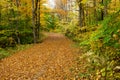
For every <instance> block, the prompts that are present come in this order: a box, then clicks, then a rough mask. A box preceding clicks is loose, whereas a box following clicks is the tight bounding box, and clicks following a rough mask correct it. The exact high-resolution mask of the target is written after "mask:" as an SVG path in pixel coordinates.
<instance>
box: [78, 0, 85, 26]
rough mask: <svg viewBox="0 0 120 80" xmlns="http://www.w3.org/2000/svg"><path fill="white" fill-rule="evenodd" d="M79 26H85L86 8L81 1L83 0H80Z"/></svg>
mask: <svg viewBox="0 0 120 80" xmlns="http://www.w3.org/2000/svg"><path fill="white" fill-rule="evenodd" d="M78 6H79V26H80V27H83V26H84V9H83V6H82V3H81V0H80V1H79V5H78Z"/></svg>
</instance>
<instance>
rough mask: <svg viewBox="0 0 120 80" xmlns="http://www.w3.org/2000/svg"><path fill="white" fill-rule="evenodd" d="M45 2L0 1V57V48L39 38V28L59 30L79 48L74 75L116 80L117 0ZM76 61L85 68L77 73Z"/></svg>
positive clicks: (119, 53) (119, 48)
mask: <svg viewBox="0 0 120 80" xmlns="http://www.w3.org/2000/svg"><path fill="white" fill-rule="evenodd" d="M47 3H48V1H46V0H1V1H0V51H1V54H0V58H3V57H5V56H6V54H5V53H4V52H2V51H3V50H4V49H6V48H10V47H16V46H17V45H20V44H24V45H25V44H32V43H39V42H41V40H42V37H43V34H42V32H46V31H47V32H60V33H62V34H64V35H66V36H67V37H69V38H70V39H72V40H73V41H74V42H75V43H76V46H77V47H79V48H80V49H82V52H83V56H82V57H79V58H78V60H77V61H78V64H77V68H78V69H77V70H76V68H74V69H73V71H72V72H73V75H74V76H78V78H79V77H83V78H87V80H119V79H120V76H119V75H120V73H119V71H120V0H54V4H55V5H54V7H52V8H51V7H50V6H49V4H47ZM49 3H50V2H49ZM46 4H47V5H46ZM81 59H84V60H85V61H86V65H82V62H81V61H80V60H81ZM80 65H82V66H83V70H84V69H85V70H86V71H85V72H83V73H79V71H80V70H81V69H79V66H80ZM88 67H89V68H88Z"/></svg>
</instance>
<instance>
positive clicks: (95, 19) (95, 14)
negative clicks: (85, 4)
mask: <svg viewBox="0 0 120 80" xmlns="http://www.w3.org/2000/svg"><path fill="white" fill-rule="evenodd" d="M93 2H94V21H95V23H96V22H97V12H96V0H94V1H93Z"/></svg>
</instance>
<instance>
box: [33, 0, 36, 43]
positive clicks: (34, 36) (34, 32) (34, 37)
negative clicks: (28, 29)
mask: <svg viewBox="0 0 120 80" xmlns="http://www.w3.org/2000/svg"><path fill="white" fill-rule="evenodd" d="M32 24H33V39H34V43H37V38H36V29H35V27H36V25H35V2H34V0H32Z"/></svg>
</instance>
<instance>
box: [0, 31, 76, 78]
mask: <svg viewBox="0 0 120 80" xmlns="http://www.w3.org/2000/svg"><path fill="white" fill-rule="evenodd" d="M72 44H73V42H72V41H70V40H69V39H67V38H66V37H65V36H63V35H61V34H56V33H49V35H48V37H47V38H46V39H45V40H44V41H43V42H42V43H38V44H35V45H34V46H32V47H31V48H29V49H26V50H23V51H20V52H17V53H16V54H14V55H12V56H10V57H8V58H5V59H2V60H1V61H0V80H74V79H72V77H71V72H70V68H71V67H72V66H73V64H74V63H75V59H76V57H77V56H78V55H77V54H76V53H77V52H78V49H76V48H74V47H73V46H72Z"/></svg>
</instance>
